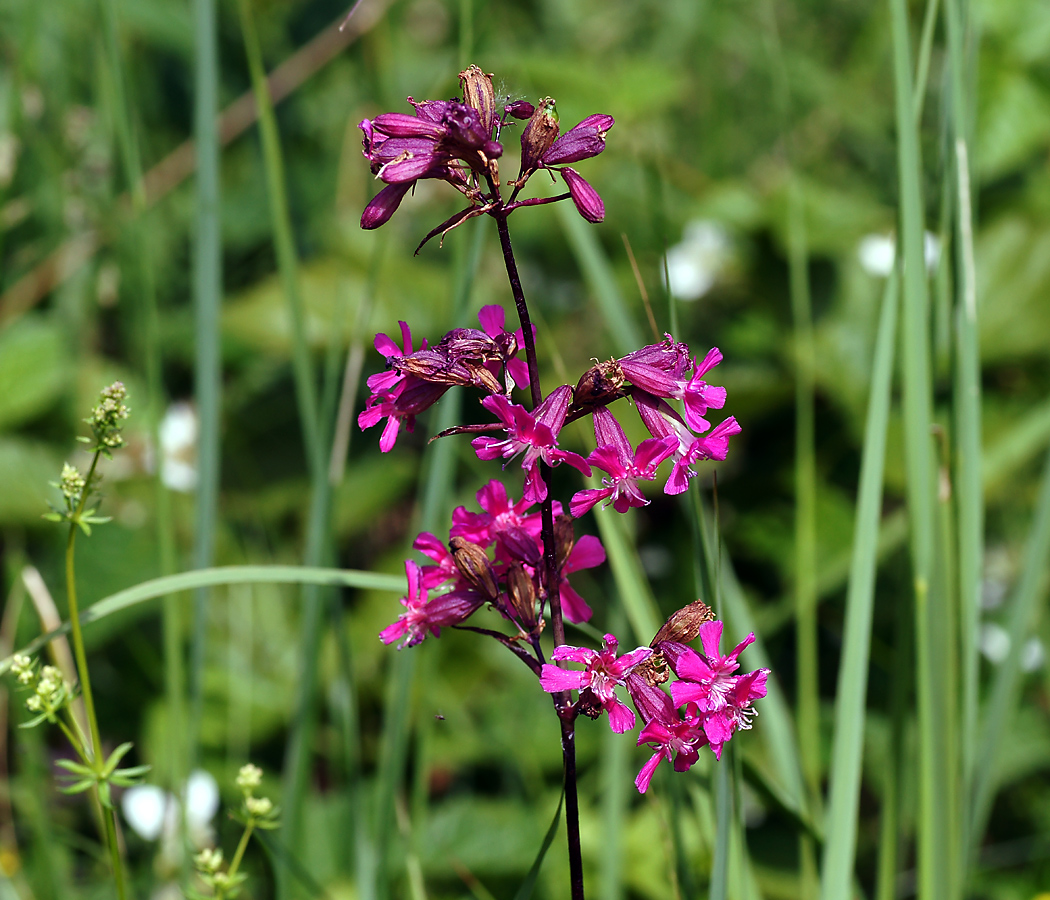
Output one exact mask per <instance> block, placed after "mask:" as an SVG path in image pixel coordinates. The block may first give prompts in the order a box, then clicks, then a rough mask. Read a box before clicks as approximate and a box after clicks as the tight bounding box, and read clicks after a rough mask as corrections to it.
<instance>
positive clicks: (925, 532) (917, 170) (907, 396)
mask: <svg viewBox="0 0 1050 900" xmlns="http://www.w3.org/2000/svg"><path fill="white" fill-rule="evenodd" d="M889 6H890V14H891V18H892V24H893V49H894V84H895V94H896V108H897V150H898V168H899V178H900V185H899V189H900V205H901V230H900V235H901V240H900V244H901V247H902V249H903V261H904V268H903V298H904V299H903V315H902V322H901V324H902V361H903V369H902V371H903V376H904V432H905V463H906V468H907V474H908V511H909V517H910V520H911V544H912V567H913V574H914V586H915V623H916V624H915V636H916V660H917V667H916V674H917V694H918V714H919V846H918V870H919V888H918V896H919V898H920V900H940V898H944V897H947V896H948V892H949V887H950V884H951V865H950V850H951V848H950V847H949V846H948V842H947V836H948V834H949V832H950V827H951V823H950V821H949V810H948V806H947V804H948V801H949V796H948V794H949V790H950V785H949V784H948V783H947V778H946V769H945V766H944V764H943V761H944V757H945V752H946V748H945V747H944V740H945V735H944V734H943V732H942V731H940V730H939V729H938V718H939V716H938V704H942V703H944V702H945V699H946V698H945V695H944V683H943V677H942V675H943V673H942V672H941V671H940V670H939V669H938V666H937V661H938V655H939V654H938V636H939V635H938V632H937V629H938V628H941V627H942V625H943V622H940V621H936V620H935V618H934V616H935V613H936V611H937V609H938V607H939V605H940V603H941V600H942V598H941V597H938V596H936V595H935V594H934V593H933V579H934V574H935V573H934V554H935V535H936V527H937V523H936V517H935V505H934V504H935V500H934V497H935V493H936V489H937V472H936V469H935V467H934V464H933V455H932V447H931V442H930V426H931V424H932V411H931V397H932V387H931V383H930V361H929V326H928V312H929V309H928V305H929V304H928V296H927V285H926V270H925V260H924V252H923V231H924V230H923V201H922V188H921V176H922V161H921V158H920V154H919V139H918V132H917V129H916V127H915V118H914V105H913V97H914V90H913V86H912V76H911V60H910V56H911V53H910V45H909V36H908V11H907V5H906V3H905V0H889Z"/></svg>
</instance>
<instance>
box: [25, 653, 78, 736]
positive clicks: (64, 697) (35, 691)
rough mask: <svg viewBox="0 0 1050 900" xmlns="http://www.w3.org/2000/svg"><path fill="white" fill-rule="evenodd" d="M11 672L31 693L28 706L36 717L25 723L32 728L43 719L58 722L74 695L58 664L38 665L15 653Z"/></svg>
mask: <svg viewBox="0 0 1050 900" xmlns="http://www.w3.org/2000/svg"><path fill="white" fill-rule="evenodd" d="M11 673H12V674H13V675H14V676H15V679H16V680H17V681H18V684H19V685H20V686H21V687H22V688H25V689H27V690H28V691H29V692H30V693H29V696H28V697H26V701H25V702H26V709H28V710H29V712H31V713H33V718H32V719H31V720H30V721H28V722H26V723H24V724H23V726H22V727H23V728H31V727H33V726H34V725H39V724H40V723H41V722H44V721H47V722H52V723H54V722H57V721H58V715H59V713H60V712H62V710H63V709H65V707H66V706H67V705H68V704H69V702H70V701H71V700H72V699H73V696H74V693H73V686H72V685H71V684H69V683H68V682H67V681H66V680H65V679H64V678H63V677H62V673H61V672H60V671H59V670H58V669H57V668H55V666H39V667H38V666H37V664H36V663H35V662H34V661H33V660H32V659H31V658H30V657H28V656H23V655H21V654H15V656H14V658H13V659H12V660H11Z"/></svg>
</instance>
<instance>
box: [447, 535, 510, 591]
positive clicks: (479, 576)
mask: <svg viewBox="0 0 1050 900" xmlns="http://www.w3.org/2000/svg"><path fill="white" fill-rule="evenodd" d="M448 549H449V550H450V551H451V552H452V559H453V560H454V561H455V563H456V568H457V569H458V570H459V574H460V575H462V576H463V577H464V578H465V579H466V580H467V581H469V582H470V584H471V586H472V587H474V588H476V589H477V590H478V591H480V592H481V593H482V594H484V596H485V598H486V599H487V600H488V601H489V602H490V603H491V602H493V601H495V600H496V598H498V597H499V586H498V585H497V584H496V573H495V572H493V571H492V563H490V562H489V557H488V554H487V553H486V552H485V549H484V547H482V546H480V545H479V544H473V543H471V542H470V541H468V540H467V539H466V538H464V537H459V536H458V535H457V536H456V537H454V538H452V540H450V541H449V542H448Z"/></svg>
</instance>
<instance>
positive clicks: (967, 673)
mask: <svg viewBox="0 0 1050 900" xmlns="http://www.w3.org/2000/svg"><path fill="white" fill-rule="evenodd" d="M945 13H946V16H945V21H946V25H947V29H946V30H947V35H948V74H949V84H950V90H951V125H952V136H953V138H954V142H953V143H954V149H955V157H954V163H955V174H956V180H957V190H958V194H957V202H956V204H955V213H956V218H955V237H956V241H957V249H956V253H955V259H956V276H955V277H956V283H957V285H958V294H959V299H958V301H957V304H956V311H955V383H954V388H953V394H954V397H953V406H954V411H955V438H956V452H955V485H956V498H957V500H956V502H957V504H958V532H957V536H956V540H957V541H958V548H959V568H958V574H957V578H958V582H959V617H960V622H959V626H960V653H961V656H962V665H961V672H962V723H961V729H962V733H963V734H964V735H973V734H976V733H977V710H978V702H979V701H978V688H979V683H978V676H979V673H980V669H979V663H980V655H979V651H978V646H977V633H978V628H979V626H980V616H981V582H982V580H983V577H984V573H983V560H984V494H983V486H982V483H981V467H982V449H981V361H980V347H979V343H978V342H979V334H978V328H977V275H976V271H975V265H974V250H973V209H972V203H971V199H970V164H969V153H968V150H967V136H968V134H969V122H970V120H971V116H970V115H969V103H968V102H967V97H966V90H965V83H964V72H963V65H964V64H963V48H964V43H965V40H966V34H965V26H966V23H965V20H964V11H963V9H962V4H961V3H960V0H946V3H945ZM974 751H975V742H974V741H972V740H966V741H963V742H962V759H961V766H962V772H961V779H960V781H961V787H962V793H963V796H964V797H967V796H968V795H969V794H968V792H969V791H970V790H971V789H972V787H973V785H974V783H975V765H976V758H975V752H974ZM960 813H961V819H962V834H961V836H960V844H961V865H962V868H963V871H962V872H961V873H960V875H961V877H962V878H965V875H966V872H965V868H966V857H967V850H968V849H969V847H970V846H971V844H972V843H973V841H975V840H977V838H978V836H977V835H976V834H972V831H973V821H972V818H971V813H972V810H971V809H969V808H968V805H967V804H966V803H963V804H962V809H961V810H960Z"/></svg>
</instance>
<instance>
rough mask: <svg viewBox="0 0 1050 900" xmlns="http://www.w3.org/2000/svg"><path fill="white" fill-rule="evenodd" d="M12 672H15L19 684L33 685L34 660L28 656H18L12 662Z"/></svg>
mask: <svg viewBox="0 0 1050 900" xmlns="http://www.w3.org/2000/svg"><path fill="white" fill-rule="evenodd" d="M11 671H12V672H14V675H15V678H17V679H18V683H19V684H32V683H33V660H32V659H30V658H29V657H28V656H23V655H22V654H20V653H18V654H16V655H15V657H14V658H13V659H12V660H11Z"/></svg>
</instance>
